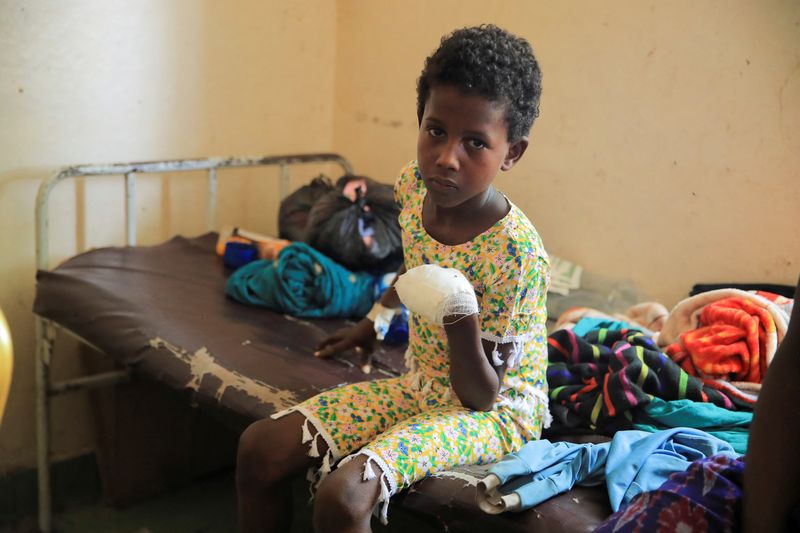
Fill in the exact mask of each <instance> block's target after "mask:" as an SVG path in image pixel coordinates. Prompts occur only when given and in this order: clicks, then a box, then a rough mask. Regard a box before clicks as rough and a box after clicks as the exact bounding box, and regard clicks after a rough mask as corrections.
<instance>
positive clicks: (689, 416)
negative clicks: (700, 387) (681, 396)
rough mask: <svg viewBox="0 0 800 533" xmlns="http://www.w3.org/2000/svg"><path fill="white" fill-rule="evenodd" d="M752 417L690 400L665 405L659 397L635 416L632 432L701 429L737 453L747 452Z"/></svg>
mask: <svg viewBox="0 0 800 533" xmlns="http://www.w3.org/2000/svg"><path fill="white" fill-rule="evenodd" d="M752 421H753V413H748V412H744V411H731V410H729V409H725V408H724V407H719V406H717V405H714V404H713V403H706V402H693V401H691V400H675V401H669V402H668V401H665V400H662V399H661V398H658V397H655V396H654V397H653V399H652V400H651V401H650V403H648V404H647V405H644V406H642V407H639V408H638V409H637V410H636V412H635V413H634V416H633V428H634V429H638V430H642V431H650V432H651V433H654V432H656V431H661V430H663V429H667V428H675V427H690V428H695V429H702V430H703V431H705V432H706V433H710V434H711V435H714V436H715V437H717V438H719V439H722V440H724V441H725V442H727V443H729V444H730V445H731V446H732V447H733V449H734V450H735V451H736V452H737V453H741V454H744V453H745V452H746V451H747V439H748V436H749V433H750V424H751V423H752Z"/></svg>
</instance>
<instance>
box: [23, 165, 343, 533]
mask: <svg viewBox="0 0 800 533" xmlns="http://www.w3.org/2000/svg"><path fill="white" fill-rule="evenodd" d="M310 163H317V164H321V163H335V164H338V165H339V166H340V167H341V168H342V170H343V171H344V173H345V174H353V167H352V166H351V165H350V163H349V162H348V161H347V160H346V159H345V158H344V157H342V156H340V155H338V154H333V153H313V154H290V155H277V156H262V157H228V158H222V157H212V158H206V159H173V160H166V161H151V162H144V163H112V164H105V165H102V164H101V165H79V166H73V167H67V168H65V169H63V170H61V171H60V172H59V173H58V174H56V175H55V176H53V177H51V178H48V179H45V180H44V181H43V182H42V184H41V185H40V186H39V192H38V194H37V196H36V268H37V270H47V269H48V268H49V267H50V257H49V253H50V241H49V225H50V220H49V213H48V211H49V200H50V193H51V192H52V191H53V189H54V188H55V186H56V185H58V184H59V183H60V182H62V181H64V180H66V179H72V178H86V177H97V176H114V175H120V176H124V178H125V243H126V244H127V245H128V246H135V245H136V174H161V173H172V172H185V171H197V170H205V171H207V181H208V201H207V205H206V221H207V227H208V230H209V231H213V230H215V229H216V225H217V181H218V178H219V176H218V175H217V171H218V170H219V169H224V168H255V167H272V166H277V167H278V168H279V182H278V183H279V194H280V198H281V199H282V198H285V197H286V196H287V195H288V194H289V184H290V178H291V175H290V171H289V167H290V166H292V165H302V164H310ZM35 320H36V329H35V335H36V357H35V360H36V363H35V370H36V435H37V475H38V515H39V516H38V518H39V529H40V531H42V533H50V532H51V531H52V527H53V525H52V518H53V517H52V501H51V487H50V400H51V398H52V397H54V396H57V395H59V394H63V393H66V392H72V391H78V390H88V389H92V388H97V387H103V386H108V385H114V384H116V383H120V382H123V381H126V380H128V379H129V377H130V373H129V371H128V370H118V371H112V372H104V373H101V374H94V375H90V376H83V377H79V378H73V379H70V380H65V381H60V382H52V381H51V379H50V365H51V362H52V358H53V344H54V342H55V337H56V331H57V329H63V328H60V326H58V325H57V324H56V323H54V322H52V321H50V320H48V319H46V318H43V317H40V316H38V315H37V316H36V317H35ZM64 331H66V330H64ZM69 333H71V332H69ZM73 335H74V334H73ZM76 337H77V336H76ZM78 339H79V340H80V341H82V342H84V343H85V344H89V345H90V346H91V343H89V342H87V341H85V340H83V339H81V338H80V337H78Z"/></svg>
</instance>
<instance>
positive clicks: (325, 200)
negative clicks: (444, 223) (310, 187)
mask: <svg viewBox="0 0 800 533" xmlns="http://www.w3.org/2000/svg"><path fill="white" fill-rule="evenodd" d="M353 181H356V182H357V183H362V184H363V185H364V186H365V188H366V192H364V191H363V188H364V187H361V186H357V187H356V189H355V198H353V199H352V200H351V199H350V198H348V197H347V196H345V194H344V191H345V188H346V187H347V185H348V183H350V182H353ZM399 214H400V208H399V206H398V205H397V203H395V201H394V194H393V189H392V186H391V185H387V184H385V183H380V182H377V181H375V180H372V179H370V178H367V177H363V176H343V177H341V178H340V179H339V180H338V181H337V182H336V188H335V189H333V190H332V191H331V192H329V193H327V194H325V195H324V196H322V197H321V198H320V199H319V200H317V202H316V203H315V204H314V207H312V208H311V213H310V214H309V218H308V226H307V227H306V242H307V243H308V244H309V245H311V246H313V247H314V248H316V249H317V250H319V251H320V252H322V253H323V254H325V255H327V256H328V257H330V258H331V259H333V260H334V261H336V262H337V263H339V264H341V265H344V266H345V267H347V268H349V269H351V270H356V271H362V270H380V271H384V272H385V271H390V270H393V269H396V268H397V267H398V266H399V265H400V263H401V262H402V259H403V243H402V241H401V238H400V225H399V224H398V222H397V216H398V215H399Z"/></svg>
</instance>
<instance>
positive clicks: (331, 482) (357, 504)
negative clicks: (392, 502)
mask: <svg viewBox="0 0 800 533" xmlns="http://www.w3.org/2000/svg"><path fill="white" fill-rule="evenodd" d="M366 461H367V457H366V456H365V455H359V456H357V457H355V458H354V459H353V460H352V461H349V462H347V463H345V464H343V465H342V466H340V467H339V468H337V469H336V470H334V471H333V472H331V474H330V475H328V477H326V478H325V480H324V481H323V482H322V483H320V486H319V489H318V490H317V494H316V496H315V497H314V531H316V532H318V533H328V532H342V533H344V532H347V533H356V532H366V531H371V529H370V516H371V515H372V509H373V508H374V507H375V504H376V503H377V502H378V497H379V496H380V493H381V487H380V483H381V482H380V475H379V476H378V477H375V478H374V479H370V480H367V481H364V479H363V476H364V463H366Z"/></svg>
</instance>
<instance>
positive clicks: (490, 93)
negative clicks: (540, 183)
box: [417, 24, 542, 142]
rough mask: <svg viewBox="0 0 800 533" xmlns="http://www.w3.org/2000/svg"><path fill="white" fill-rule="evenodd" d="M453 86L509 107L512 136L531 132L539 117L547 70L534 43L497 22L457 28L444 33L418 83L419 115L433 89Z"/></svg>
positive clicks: (507, 119) (507, 113)
mask: <svg viewBox="0 0 800 533" xmlns="http://www.w3.org/2000/svg"><path fill="white" fill-rule="evenodd" d="M436 85H452V86H454V87H457V88H458V89H459V90H461V91H462V92H464V94H477V95H480V96H482V97H484V98H486V99H488V100H490V101H492V102H501V103H504V104H505V105H506V122H507V124H508V140H509V141H510V142H516V141H517V140H519V139H520V138H522V137H524V136H525V135H527V134H528V133H529V132H530V130H531V126H532V125H533V120H534V119H535V118H536V117H538V116H539V97H540V96H541V94H542V71H541V70H539V63H538V62H537V61H536V57H535V56H534V55H533V49H532V48H531V45H530V44H529V43H528V41H526V40H525V39H522V38H520V37H517V36H516V35H513V34H511V33H509V32H507V31H506V30H504V29H502V28H498V27H497V26H495V25H493V24H484V25H481V26H476V27H473V28H463V29H460V30H456V31H454V32H453V33H451V34H450V35H446V36H444V37H442V42H441V44H440V45H439V48H438V49H437V50H436V51H435V52H434V53H433V54H432V55H430V56H429V57H428V58H427V59H426V60H425V66H424V67H423V69H422V74H421V75H420V77H419V80H418V81H417V118H418V119H419V121H420V122H421V121H422V115H423V112H424V111H425V102H426V101H427V100H428V96H429V94H430V91H431V88H432V87H435V86H436Z"/></svg>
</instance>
